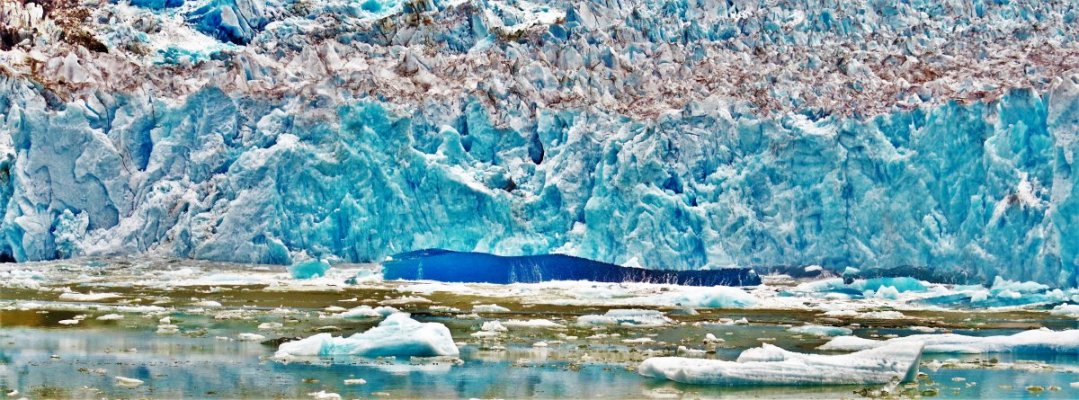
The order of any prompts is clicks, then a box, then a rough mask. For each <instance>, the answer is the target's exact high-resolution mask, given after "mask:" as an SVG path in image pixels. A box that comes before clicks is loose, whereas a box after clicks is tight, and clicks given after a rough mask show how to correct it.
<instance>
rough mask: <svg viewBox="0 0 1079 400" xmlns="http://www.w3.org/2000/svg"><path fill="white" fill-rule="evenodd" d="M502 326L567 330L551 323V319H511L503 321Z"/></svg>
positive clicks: (555, 323) (562, 326) (560, 325)
mask: <svg viewBox="0 0 1079 400" xmlns="http://www.w3.org/2000/svg"><path fill="white" fill-rule="evenodd" d="M502 325H503V326H505V327H507V328H545V329H561V328H565V326H564V325H562V324H560V323H557V322H554V321H551V320H549V319H530V320H527V321H524V320H519V319H511V320H507V321H503V322H502Z"/></svg>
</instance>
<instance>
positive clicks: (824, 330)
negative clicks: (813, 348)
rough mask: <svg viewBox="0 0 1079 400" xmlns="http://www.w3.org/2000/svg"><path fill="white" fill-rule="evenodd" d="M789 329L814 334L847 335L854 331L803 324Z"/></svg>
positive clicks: (794, 331) (793, 331)
mask: <svg viewBox="0 0 1079 400" xmlns="http://www.w3.org/2000/svg"><path fill="white" fill-rule="evenodd" d="M787 331H788V332H792V333H798V334H804V335H813V336H846V335H850V334H851V333H853V332H854V331H851V330H850V328H843V327H838V326H827V325H802V326H796V327H793V328H790V329H787Z"/></svg>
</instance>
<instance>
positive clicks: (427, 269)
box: [382, 249, 761, 286]
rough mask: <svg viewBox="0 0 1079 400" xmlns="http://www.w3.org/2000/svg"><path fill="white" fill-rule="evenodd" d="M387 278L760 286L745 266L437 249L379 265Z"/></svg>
mask: <svg viewBox="0 0 1079 400" xmlns="http://www.w3.org/2000/svg"><path fill="white" fill-rule="evenodd" d="M382 273H383V277H384V278H385V279H407V280H421V279H428V280H435V281H441V282H481V283H499V284H507V283H516V282H524V283H532V282H544V281H578V280H586V281H595V282H654V283H675V284H679V285H691V286H716V285H723V286H748V285H759V284H760V283H761V278H760V276H758V275H757V273H756V272H753V271H752V270H750V269H746V268H723V269H716V270H695V271H671V270H652V269H642V268H630V267H623V266H619V265H614V264H608V263H604V262H599V261H592V260H588V259H584V258H580V257H573V256H567V255H562V254H545V255H537V256H519V257H503V256H496V255H493V254H485V253H469V252H456V251H449V250H441V249H426V250H417V251H411V252H407V253H402V254H398V255H395V256H393V257H392V259H391V260H389V261H386V262H384V263H382Z"/></svg>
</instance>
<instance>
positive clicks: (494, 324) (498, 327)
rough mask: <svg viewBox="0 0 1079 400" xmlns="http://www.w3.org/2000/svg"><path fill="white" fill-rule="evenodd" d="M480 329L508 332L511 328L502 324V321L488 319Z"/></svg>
mask: <svg viewBox="0 0 1079 400" xmlns="http://www.w3.org/2000/svg"><path fill="white" fill-rule="evenodd" d="M480 330H481V331H485V332H506V331H508V330H509V329H507V328H506V327H505V326H504V325H502V323H501V322H498V321H487V322H484V323H483V326H482V327H480Z"/></svg>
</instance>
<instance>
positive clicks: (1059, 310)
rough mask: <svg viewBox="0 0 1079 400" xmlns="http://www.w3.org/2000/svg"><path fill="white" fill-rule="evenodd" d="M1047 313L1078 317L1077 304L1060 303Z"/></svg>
mask: <svg viewBox="0 0 1079 400" xmlns="http://www.w3.org/2000/svg"><path fill="white" fill-rule="evenodd" d="M1049 314H1051V315H1060V316H1065V317H1075V318H1079V304H1061V305H1059V306H1056V307H1054V308H1053V310H1052V311H1049Z"/></svg>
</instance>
